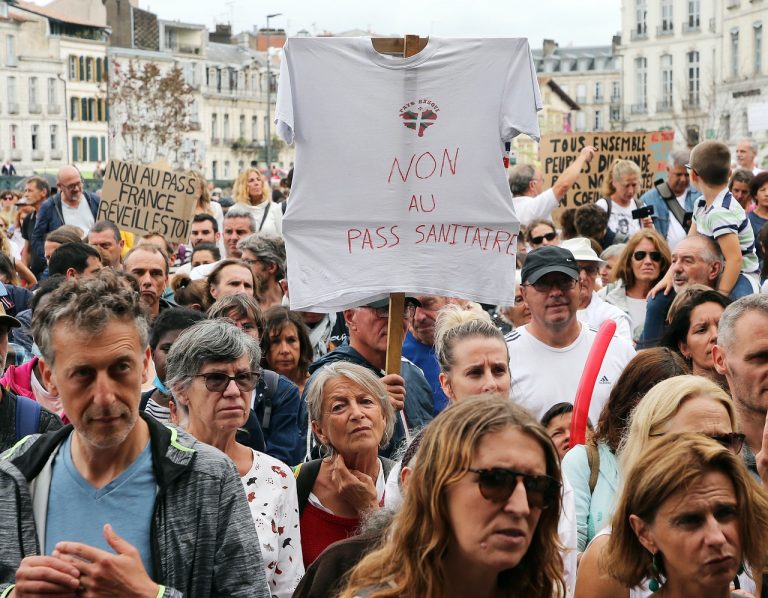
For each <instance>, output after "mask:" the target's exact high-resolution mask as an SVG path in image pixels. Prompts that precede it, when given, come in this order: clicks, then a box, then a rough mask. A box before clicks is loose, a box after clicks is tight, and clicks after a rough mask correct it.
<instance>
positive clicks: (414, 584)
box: [341, 397, 566, 598]
mask: <svg viewBox="0 0 768 598" xmlns="http://www.w3.org/2000/svg"><path fill="white" fill-rule="evenodd" d="M560 481H561V477H560V460H559V457H558V456H557V451H556V449H555V447H554V445H553V444H552V441H551V440H550V439H549V436H548V435H547V431H546V430H545V429H544V428H543V427H542V426H541V425H540V424H539V423H538V422H537V421H535V420H534V419H533V418H532V417H531V415H530V414H529V413H528V412H527V411H525V410H524V409H522V408H521V407H519V406H517V405H515V404H514V403H512V402H511V401H510V400H509V399H505V398H499V397H478V398H474V399H468V400H466V401H461V402H459V403H456V404H455V405H453V406H451V407H450V408H449V409H446V410H445V411H444V412H443V413H441V414H440V415H439V416H438V417H437V418H435V420H434V421H433V422H432V423H431V424H430V425H429V426H428V427H427V428H426V432H425V434H424V438H423V439H422V442H421V446H420V447H419V450H418V451H417V453H416V466H415V467H414V470H413V473H412V474H411V476H410V478H409V484H408V489H407V491H406V493H405V502H404V504H403V506H402V508H401V510H400V511H399V512H398V513H397V515H396V516H395V519H394V521H393V522H392V525H391V526H390V528H389V529H388V531H387V534H386V537H385V540H384V541H383V543H382V545H381V546H380V547H379V548H378V549H377V550H375V551H374V552H372V553H370V554H369V555H368V556H366V557H365V558H364V559H363V560H362V561H361V562H360V564H359V565H358V566H357V567H356V568H355V569H354V571H353V572H352V574H351V577H350V581H349V584H348V586H347V588H346V589H345V590H344V592H342V593H341V596H342V597H343V598H354V597H358V596H360V597H362V596H365V597H366V598H378V597H384V596H397V597H399V598H410V597H413V598H421V597H423V596H472V597H477V598H486V597H494V596H526V597H537V596H539V597H547V598H550V597H552V596H563V595H565V591H566V589H565V585H564V583H563V563H562V559H561V557H560V553H559V551H558V548H559V541H558V538H557V523H558V518H559V514H560V502H561V498H560V496H561V483H560Z"/></svg>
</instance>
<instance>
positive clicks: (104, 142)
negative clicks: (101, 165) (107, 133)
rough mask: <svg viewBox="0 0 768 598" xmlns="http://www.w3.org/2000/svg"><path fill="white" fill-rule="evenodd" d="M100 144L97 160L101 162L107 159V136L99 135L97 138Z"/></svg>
mask: <svg viewBox="0 0 768 598" xmlns="http://www.w3.org/2000/svg"><path fill="white" fill-rule="evenodd" d="M99 142H100V146H101V152H100V153H99V160H101V161H102V162H106V160H107V157H106V156H107V138H106V137H100V138H99Z"/></svg>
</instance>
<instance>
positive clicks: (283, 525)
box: [240, 451, 304, 598]
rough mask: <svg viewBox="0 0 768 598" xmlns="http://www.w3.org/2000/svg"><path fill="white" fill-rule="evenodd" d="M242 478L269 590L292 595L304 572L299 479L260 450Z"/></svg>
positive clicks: (280, 596)
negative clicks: (297, 486)
mask: <svg viewBox="0 0 768 598" xmlns="http://www.w3.org/2000/svg"><path fill="white" fill-rule="evenodd" d="M240 479H241V480H242V482H243V488H245V494H246V497H247V498H248V506H249V507H250V509H251V516H252V517H253V522H254V523H255V524H256V533H258V535H259V542H260V544H261V557H262V560H263V561H264V566H265V567H266V574H267V582H268V583H269V589H270V592H271V594H272V596H273V597H276V598H290V596H291V595H293V591H294V590H295V589H296V586H297V585H298V584H299V581H301V578H302V576H303V575H304V559H303V558H302V555H301V537H300V535H299V502H298V498H297V497H296V479H295V478H294V477H293V472H292V471H291V468H290V467H288V466H287V465H285V463H283V462H282V461H278V460H277V459H275V458H273V457H270V456H269V455H265V454H264V453H260V452H258V451H253V464H252V465H251V469H250V470H249V471H248V473H247V474H245V475H244V476H243V477H242V478H240Z"/></svg>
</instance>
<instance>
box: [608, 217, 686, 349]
mask: <svg viewBox="0 0 768 598" xmlns="http://www.w3.org/2000/svg"><path fill="white" fill-rule="evenodd" d="M671 263H672V255H671V254H670V251H669V246H668V245H667V242H666V241H665V240H664V237H662V236H661V235H660V234H659V233H657V232H656V231H655V230H652V229H643V230H641V231H639V232H637V233H635V234H634V235H632V237H631V238H630V239H629V241H627V244H626V246H625V247H624V251H622V253H621V255H620V256H619V259H618V260H617V262H616V266H615V268H614V270H613V278H614V280H615V281H616V283H617V284H616V285H615V286H612V287H608V288H606V289H605V290H604V291H601V293H605V294H604V296H603V298H604V299H605V300H606V301H607V302H608V303H610V304H611V305H615V306H616V307H618V308H619V309H620V310H622V311H623V312H624V313H626V314H627V315H628V316H629V319H630V321H631V323H632V339H633V340H634V341H635V342H637V341H638V340H639V339H640V335H641V334H642V333H643V328H644V327H645V311H646V305H647V304H646V297H647V296H648V292H649V291H650V290H651V289H652V288H653V287H654V285H655V284H656V283H657V282H659V281H660V280H661V279H662V278H663V277H664V274H665V273H666V272H667V270H668V269H669V265H670V264H671Z"/></svg>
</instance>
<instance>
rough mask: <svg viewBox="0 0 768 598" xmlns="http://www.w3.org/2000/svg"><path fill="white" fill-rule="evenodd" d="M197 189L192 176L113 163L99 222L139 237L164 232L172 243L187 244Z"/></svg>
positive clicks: (105, 183)
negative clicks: (105, 222)
mask: <svg viewBox="0 0 768 598" xmlns="http://www.w3.org/2000/svg"><path fill="white" fill-rule="evenodd" d="M197 187H198V182H197V179H196V178H195V177H194V176H192V175H190V174H188V173H177V172H170V171H165V170H158V169H157V168H151V167H149V166H142V165H140V164H133V163H131V162H122V161H120V160H110V162H109V164H108V165H107V168H106V171H105V173H104V186H103V187H102V189H101V201H100V202H99V214H98V218H97V220H109V221H110V222H114V223H115V224H116V225H117V227H118V228H120V229H121V230H125V231H129V232H132V233H136V234H139V235H146V234H149V233H160V234H161V235H163V236H164V237H165V238H166V239H168V241H170V242H171V243H186V242H187V241H188V239H189V229H190V226H191V223H192V218H194V216H195V202H196V200H195V195H196V193H197Z"/></svg>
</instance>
